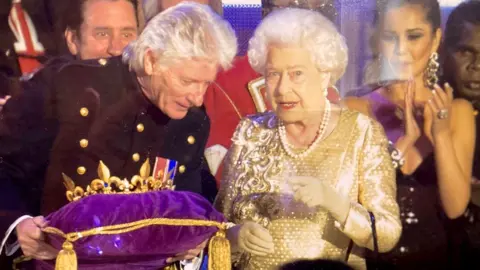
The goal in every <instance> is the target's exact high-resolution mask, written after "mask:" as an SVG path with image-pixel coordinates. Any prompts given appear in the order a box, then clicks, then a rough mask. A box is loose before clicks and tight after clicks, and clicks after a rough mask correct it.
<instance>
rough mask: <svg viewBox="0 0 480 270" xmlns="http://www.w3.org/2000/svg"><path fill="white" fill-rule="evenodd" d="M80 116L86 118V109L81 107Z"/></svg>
mask: <svg viewBox="0 0 480 270" xmlns="http://www.w3.org/2000/svg"><path fill="white" fill-rule="evenodd" d="M80 115H81V116H83V117H87V116H88V109H87V108H85V107H83V108H81V109H80Z"/></svg>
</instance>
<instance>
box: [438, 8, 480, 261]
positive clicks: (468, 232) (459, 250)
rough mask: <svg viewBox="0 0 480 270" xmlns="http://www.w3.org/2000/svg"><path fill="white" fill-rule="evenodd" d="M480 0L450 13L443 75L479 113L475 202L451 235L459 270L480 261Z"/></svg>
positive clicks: (458, 94)
mask: <svg viewBox="0 0 480 270" xmlns="http://www.w3.org/2000/svg"><path fill="white" fill-rule="evenodd" d="M479 14H480V2H478V1H467V2H464V3H462V4H460V5H459V6H457V7H456V8H455V9H454V10H453V11H452V13H451V14H450V16H449V18H448V21H447V24H446V29H445V39H444V44H443V51H442V53H441V56H443V57H444V59H443V63H442V64H443V70H444V72H443V74H444V80H446V81H447V82H448V83H449V84H450V85H452V86H453V89H455V92H454V94H455V95H456V96H458V97H462V98H464V99H466V100H468V101H470V102H471V103H472V105H473V107H474V109H475V111H474V114H475V116H476V134H477V136H476V138H477V139H476V146H475V153H474V159H473V162H474V163H473V167H472V168H473V170H472V185H473V186H472V195H471V197H472V203H471V204H470V205H469V207H468V209H467V211H466V212H465V215H464V217H461V218H459V219H457V220H456V221H455V222H456V224H458V226H459V227H458V228H459V230H457V232H459V233H460V235H455V236H453V237H452V240H453V243H454V244H455V245H456V248H454V249H452V250H455V251H453V252H455V253H456V254H458V255H457V256H459V257H460V258H461V259H460V260H459V261H461V262H462V265H459V266H457V267H458V269H463V268H469V269H478V267H479V266H480V261H479V260H478V254H479V252H480V207H479V206H480V189H479V187H480V180H479V179H480V141H479V139H478V138H479V134H480V128H479V127H480V121H479V116H478V110H480V16H479Z"/></svg>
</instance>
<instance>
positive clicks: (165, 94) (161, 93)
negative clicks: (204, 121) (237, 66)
mask: <svg viewBox="0 0 480 270" xmlns="http://www.w3.org/2000/svg"><path fill="white" fill-rule="evenodd" d="M144 65H145V67H144V68H145V69H144V71H145V73H146V74H147V76H148V78H149V79H148V82H147V83H146V85H144V92H145V95H146V96H147V97H148V98H149V99H150V101H152V103H154V104H155V105H156V106H157V107H158V108H159V109H160V110H161V111H162V112H163V113H164V114H166V115H167V116H168V117H170V118H171V119H182V118H184V117H185V116H186V115H187V113H188V110H189V109H190V108H192V107H200V106H201V105H202V104H203V98H204V95H205V92H206V91H207V88H208V86H209V85H210V83H211V82H213V81H214V80H215V77H216V76H217V72H218V69H219V64H218V61H215V60H212V59H208V58H198V59H185V60H180V61H176V62H174V63H172V64H171V65H169V66H168V67H160V66H158V65H157V64H156V60H155V57H153V56H152V54H151V53H148V54H147V55H146V57H145V61H144Z"/></svg>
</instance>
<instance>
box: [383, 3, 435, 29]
mask: <svg viewBox="0 0 480 270" xmlns="http://www.w3.org/2000/svg"><path fill="white" fill-rule="evenodd" d="M404 5H418V6H420V7H422V8H423V9H424V10H425V13H426V14H425V18H426V19H427V21H428V22H429V23H430V25H431V26H432V30H433V31H435V30H437V29H439V28H440V26H441V21H442V18H441V15H440V4H439V3H438V1H437V0H377V12H376V13H375V24H377V23H378V22H379V19H380V17H381V16H382V15H383V14H385V13H386V12H387V11H388V10H389V9H391V8H398V7H401V6H404Z"/></svg>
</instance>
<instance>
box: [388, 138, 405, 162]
mask: <svg viewBox="0 0 480 270" xmlns="http://www.w3.org/2000/svg"><path fill="white" fill-rule="evenodd" d="M388 150H389V152H390V157H391V158H392V164H393V168H395V169H399V168H401V167H402V166H403V164H405V159H404V158H403V154H402V152H400V150H398V149H397V148H395V145H394V144H393V143H392V142H391V141H390V142H389V149H388Z"/></svg>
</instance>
